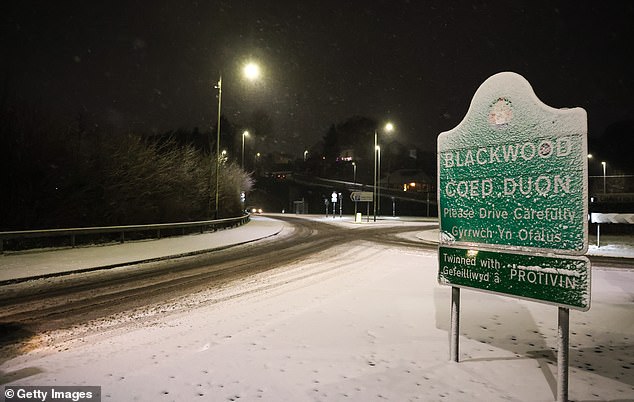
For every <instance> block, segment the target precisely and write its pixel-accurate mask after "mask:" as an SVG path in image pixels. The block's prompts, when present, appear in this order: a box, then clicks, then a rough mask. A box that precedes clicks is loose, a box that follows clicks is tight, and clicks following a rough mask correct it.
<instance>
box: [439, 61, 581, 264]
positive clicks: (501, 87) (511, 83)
mask: <svg viewBox="0 0 634 402" xmlns="http://www.w3.org/2000/svg"><path fill="white" fill-rule="evenodd" d="M587 163H588V162H587V118H586V113H585V111H584V110H583V109H581V108H573V109H553V108H551V107H549V106H547V105H545V104H543V103H542V102H541V101H540V100H539V99H538V98H537V97H536V95H535V94H534V92H533V90H532V88H531V86H530V84H529V83H528V81H526V80H525V79H524V78H523V77H521V76H520V75H518V74H514V73H500V74H496V75H494V76H493V77H491V78H489V79H488V80H487V81H485V82H484V83H483V84H482V86H481V87H480V88H479V89H478V91H477V92H476V94H475V95H474V97H473V100H472V102H471V106H470V108H469V111H468V112H467V115H466V117H465V118H464V120H463V121H462V122H461V123H460V124H459V125H458V126H457V127H456V128H454V129H453V130H451V131H448V132H444V133H442V134H440V135H439V136H438V198H439V203H438V205H439V210H438V216H439V219H440V229H441V244H445V245H450V244H456V245H463V246H473V245H478V244H484V245H491V246H493V247H495V248H500V249H507V250H530V251H535V250H537V251H545V252H558V253H564V254H573V255H582V254H585V252H586V251H587V247H588V235H587V233H588V227H587V225H588V223H587V222H588V218H587V216H588V204H587V198H588V197H587V193H588V190H587V189H588V182H587V177H588V175H587Z"/></svg>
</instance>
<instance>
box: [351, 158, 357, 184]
mask: <svg viewBox="0 0 634 402" xmlns="http://www.w3.org/2000/svg"><path fill="white" fill-rule="evenodd" d="M352 181H353V182H354V185H355V186H356V185H357V164H356V163H355V162H352Z"/></svg>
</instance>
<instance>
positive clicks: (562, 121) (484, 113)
mask: <svg viewBox="0 0 634 402" xmlns="http://www.w3.org/2000/svg"><path fill="white" fill-rule="evenodd" d="M586 121H587V119H586V112H585V110H584V109H582V108H578V107H575V108H564V109H556V108H553V107H551V106H548V105H546V104H545V103H543V102H542V101H541V100H540V99H539V98H538V97H537V95H536V94H535V92H534V91H533V88H532V87H531V85H530V83H529V82H528V81H527V80H526V79H525V78H524V77H522V76H521V75H519V74H517V73H513V72H502V73H498V74H495V75H493V76H491V77H489V78H488V79H487V80H486V81H484V82H483V83H482V85H480V87H479V88H478V90H477V91H476V93H475V95H474V96H473V99H472V100H471V104H470V106H469V110H468V111H467V114H466V115H465V117H464V119H463V120H462V122H460V124H458V126H456V127H455V128H454V129H452V130H449V131H446V132H443V133H441V134H440V135H439V136H438V149H439V151H442V150H444V149H446V148H460V147H469V146H473V145H474V144H477V145H482V146H487V145H489V144H499V143H500V142H501V141H504V139H505V138H506V137H507V136H508V135H512V136H513V138H514V139H515V140H518V139H519V140H522V137H523V136H526V138H532V139H534V133H535V131H547V132H548V133H549V135H555V136H567V135H570V134H571V133H573V134H581V133H586V132H587V123H586Z"/></svg>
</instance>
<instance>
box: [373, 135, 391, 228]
mask: <svg viewBox="0 0 634 402" xmlns="http://www.w3.org/2000/svg"><path fill="white" fill-rule="evenodd" d="M383 131H384V132H385V133H390V132H392V131H394V124H392V123H390V122H388V123H387V124H386V125H385V126H384V127H383ZM378 137H379V135H378V132H377V130H374V191H373V192H372V193H373V194H372V208H373V209H374V222H376V204H377V202H378V197H377V189H376V185H377V174H379V175H380V174H381V172H380V170H381V167H380V166H381V165H380V163H381V160H380V159H379V161H378V162H379V167H378V172H377V154H378V157H379V158H380V157H381V148H379V138H378Z"/></svg>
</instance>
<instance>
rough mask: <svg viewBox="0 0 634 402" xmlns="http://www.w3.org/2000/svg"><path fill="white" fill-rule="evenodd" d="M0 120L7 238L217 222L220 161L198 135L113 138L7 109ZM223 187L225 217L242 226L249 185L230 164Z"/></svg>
mask: <svg viewBox="0 0 634 402" xmlns="http://www.w3.org/2000/svg"><path fill="white" fill-rule="evenodd" d="M0 113H1V114H0V168H1V169H2V174H1V175H0V188H1V189H2V190H1V197H0V230H25V229H43V228H59V227H85V226H103V225H127V224H144V223H163V222H178V221H192V220H204V219H210V218H212V217H213V216H214V212H215V211H214V209H215V190H216V189H215V185H216V180H215V169H216V163H215V155H213V154H210V152H209V145H210V144H209V143H208V142H207V143H205V141H195V140H194V139H195V138H196V139H198V138H207V136H204V135H201V134H200V133H199V132H198V130H193V131H191V132H189V133H187V132H186V131H184V130H180V131H179V132H176V133H171V135H161V136H155V137H148V136H143V135H141V134H138V133H128V134H113V133H109V132H107V131H106V130H102V129H99V128H97V127H95V126H94V125H93V126H90V125H89V124H87V123H86V122H85V118H83V116H79V117H78V118H77V119H75V121H73V122H72V123H70V124H60V123H58V122H56V121H55V120H54V119H53V118H51V117H50V116H47V115H46V114H45V113H43V112H42V111H41V110H39V109H38V108H37V107H33V106H31V105H17V106H15V105H14V106H10V107H6V106H3V107H2V109H1V111H0ZM188 135H189V137H188ZM190 139H191V140H192V141H190ZM219 183H220V186H219V191H218V193H219V205H220V211H219V216H220V217H227V216H238V215H239V214H240V213H241V210H242V205H241V202H240V192H241V191H247V192H248V191H249V190H250V189H251V187H252V185H253V182H252V179H251V177H250V175H249V174H247V173H245V172H244V171H243V170H242V169H241V168H240V167H239V166H237V165H236V164H235V163H231V162H228V161H223V163H222V164H221V169H220V177H219Z"/></svg>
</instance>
